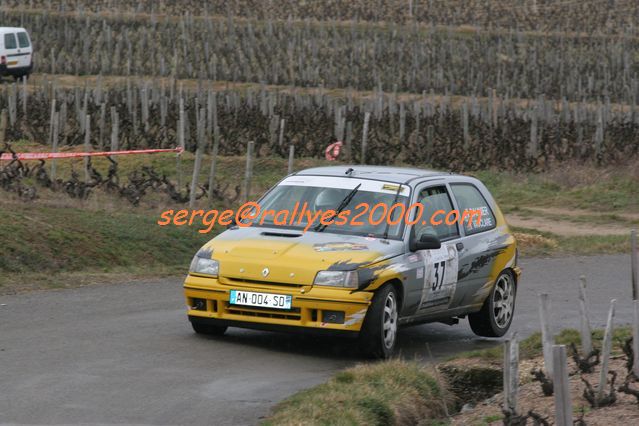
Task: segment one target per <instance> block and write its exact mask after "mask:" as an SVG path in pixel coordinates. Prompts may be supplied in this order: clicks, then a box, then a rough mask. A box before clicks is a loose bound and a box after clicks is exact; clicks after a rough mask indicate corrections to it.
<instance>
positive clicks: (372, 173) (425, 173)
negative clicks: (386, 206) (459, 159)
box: [295, 165, 452, 183]
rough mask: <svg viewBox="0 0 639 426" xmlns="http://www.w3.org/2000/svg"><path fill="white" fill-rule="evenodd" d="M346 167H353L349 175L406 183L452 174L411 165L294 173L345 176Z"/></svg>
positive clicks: (319, 169)
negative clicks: (417, 179)
mask: <svg viewBox="0 0 639 426" xmlns="http://www.w3.org/2000/svg"><path fill="white" fill-rule="evenodd" d="M348 169H353V172H352V173H351V174H350V177H358V178H363V179H374V180H381V181H386V182H393V183H406V182H407V181H410V180H413V179H416V178H428V177H438V176H442V177H443V176H450V175H451V174H452V173H448V172H442V171H439V170H428V169H417V168H412V167H392V166H362V165H343V166H328V167H313V168H311V169H305V170H301V171H299V172H297V173H295V175H302V176H303V175H315V176H335V177H346V176H347V175H346V171H347V170H348Z"/></svg>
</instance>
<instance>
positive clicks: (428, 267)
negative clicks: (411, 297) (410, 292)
mask: <svg viewBox="0 0 639 426" xmlns="http://www.w3.org/2000/svg"><path fill="white" fill-rule="evenodd" d="M419 253H420V255H421V256H422V259H423V261H424V266H425V272H426V273H425V274H424V286H423V288H422V300H421V303H420V307H419V309H420V310H424V309H430V308H434V307H442V308H446V307H447V306H448V305H449V304H450V301H451V300H452V298H453V295H454V293H455V286H456V284H457V272H458V263H459V262H458V255H457V247H455V244H450V243H449V244H446V243H443V244H442V246H441V248H439V249H437V250H422V251H420V252H419Z"/></svg>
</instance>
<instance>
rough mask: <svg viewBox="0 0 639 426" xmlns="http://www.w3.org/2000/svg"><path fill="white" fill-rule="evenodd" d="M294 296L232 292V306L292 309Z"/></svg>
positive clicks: (241, 291)
mask: <svg viewBox="0 0 639 426" xmlns="http://www.w3.org/2000/svg"><path fill="white" fill-rule="evenodd" d="M292 299H293V296H291V295H288V294H273V293H256V292H254V291H243V290H231V297H230V299H229V303H230V304H231V305H245V306H259V307H262V308H273V309H291V300H292Z"/></svg>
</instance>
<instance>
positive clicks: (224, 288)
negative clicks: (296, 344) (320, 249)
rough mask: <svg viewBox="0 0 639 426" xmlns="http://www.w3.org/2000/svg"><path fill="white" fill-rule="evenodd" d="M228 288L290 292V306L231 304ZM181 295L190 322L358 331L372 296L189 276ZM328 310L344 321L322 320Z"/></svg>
mask: <svg viewBox="0 0 639 426" xmlns="http://www.w3.org/2000/svg"><path fill="white" fill-rule="evenodd" d="M231 290H245V291H255V292H262V293H276V294H290V295H292V302H291V309H290V310H281V309H267V308H258V307H252V306H242V305H230V304H229V296H230V291H231ZM184 294H185V297H186V305H187V310H188V316H189V319H190V320H191V321H201V322H206V319H211V320H214V322H216V323H218V324H220V325H228V326H235V327H243V328H258V329H273V330H296V329H299V330H304V329H314V330H323V331H335V332H355V333H356V332H358V331H359V330H360V329H361V327H362V323H363V321H364V317H365V315H366V312H367V310H368V306H369V305H370V301H371V299H372V297H373V293H371V292H365V291H362V292H355V293H351V292H350V291H349V290H344V289H333V288H326V287H318V286H314V287H311V286H304V287H297V286H283V285H278V284H277V283H272V284H271V283H258V284H256V283H247V282H241V281H238V282H234V281H231V280H225V279H223V278H222V279H219V280H218V279H216V278H205V277H199V276H194V275H189V276H187V278H186V281H185V282H184ZM328 311H334V312H343V313H344V315H343V322H339V321H338V322H337V323H335V322H330V321H324V320H325V319H326V317H325V314H328Z"/></svg>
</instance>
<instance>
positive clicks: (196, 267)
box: [189, 255, 220, 277]
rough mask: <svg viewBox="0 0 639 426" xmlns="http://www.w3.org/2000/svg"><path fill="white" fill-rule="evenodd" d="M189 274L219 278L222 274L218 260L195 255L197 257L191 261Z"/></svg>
mask: <svg viewBox="0 0 639 426" xmlns="http://www.w3.org/2000/svg"><path fill="white" fill-rule="evenodd" d="M189 272H192V273H194V274H202V275H210V276H212V277H217V275H218V273H219V272H220V263H219V262H218V261H217V260H213V259H207V258H205V257H198V256H197V255H195V257H194V258H193V260H192V261H191V267H190V268H189Z"/></svg>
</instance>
